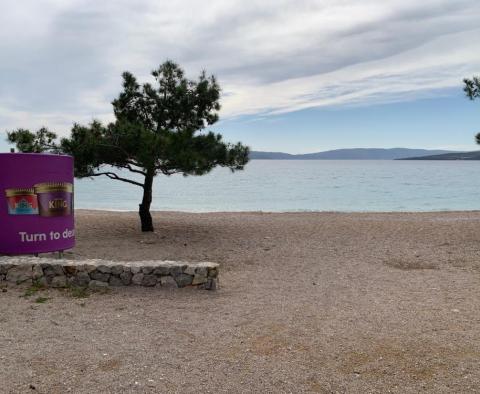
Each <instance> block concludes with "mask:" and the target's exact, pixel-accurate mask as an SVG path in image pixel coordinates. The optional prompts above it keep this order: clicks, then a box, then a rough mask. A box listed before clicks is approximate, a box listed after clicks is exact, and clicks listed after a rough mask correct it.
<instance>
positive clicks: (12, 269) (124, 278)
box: [0, 256, 219, 290]
mask: <svg viewBox="0 0 480 394" xmlns="http://www.w3.org/2000/svg"><path fill="white" fill-rule="evenodd" d="M218 268H219V265H218V264H216V263H209V262H200V263H187V262H182V261H135V262H114V261H106V260H64V259H47V258H38V257H26V256H22V257H0V283H2V282H4V283H5V282H7V283H11V284H17V285H19V284H34V283H35V284H39V285H42V286H45V287H67V286H78V287H87V286H88V287H91V288H93V287H108V286H130V285H136V286H147V287H153V286H175V287H186V286H195V287H198V288H202V289H207V290H215V289H216V287H217V280H218Z"/></svg>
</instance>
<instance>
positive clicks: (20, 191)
mask: <svg viewBox="0 0 480 394" xmlns="http://www.w3.org/2000/svg"><path fill="white" fill-rule="evenodd" d="M5 195H6V197H7V204H8V213H9V214H10V215H40V216H43V217H52V216H69V215H71V214H72V212H73V185H72V184H71V183H68V182H45V183H38V184H36V185H35V186H34V187H32V188H16V189H13V188H12V189H7V190H5Z"/></svg>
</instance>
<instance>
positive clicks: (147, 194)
mask: <svg viewBox="0 0 480 394" xmlns="http://www.w3.org/2000/svg"><path fill="white" fill-rule="evenodd" d="M152 185H153V175H152V174H151V173H150V172H147V175H145V183H144V184H143V198H142V203H141V204H140V205H139V210H138V213H139V214H140V222H141V223H142V231H144V232H146V231H153V220H152V215H151V214H150V205H151V204H152Z"/></svg>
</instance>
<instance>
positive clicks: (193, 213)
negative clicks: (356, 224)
mask: <svg viewBox="0 0 480 394" xmlns="http://www.w3.org/2000/svg"><path fill="white" fill-rule="evenodd" d="M75 212H80V213H81V212H110V213H138V210H133V209H132V210H121V209H105V208H75ZM150 212H151V214H152V215H153V214H158V213H179V214H192V215H195V214H348V215H355V214H360V215H364V214H435V213H439V214H443V213H478V212H480V209H470V210H468V209H466V210H435V211H313V210H301V211H178V210H172V211H169V210H151V211H150Z"/></svg>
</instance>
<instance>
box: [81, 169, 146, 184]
mask: <svg viewBox="0 0 480 394" xmlns="http://www.w3.org/2000/svg"><path fill="white" fill-rule="evenodd" d="M100 175H106V176H108V177H109V178H110V179H115V180H117V181H122V182H127V183H131V184H132V185H137V186H140V187H143V183H140V182H136V181H132V180H131V179H127V178H122V177H119V176H118V175H117V174H115V173H114V172H96V173H93V174H90V175H89V176H100Z"/></svg>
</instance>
